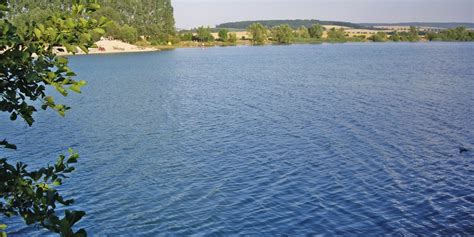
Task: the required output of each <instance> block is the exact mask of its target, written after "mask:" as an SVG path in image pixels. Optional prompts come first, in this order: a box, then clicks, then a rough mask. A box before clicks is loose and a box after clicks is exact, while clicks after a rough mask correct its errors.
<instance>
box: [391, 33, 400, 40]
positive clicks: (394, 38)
mask: <svg viewBox="0 0 474 237" xmlns="http://www.w3.org/2000/svg"><path fill="white" fill-rule="evenodd" d="M390 40H391V41H393V42H399V41H401V37H400V34H398V32H396V31H395V32H394V33H393V34H392V35H390Z"/></svg>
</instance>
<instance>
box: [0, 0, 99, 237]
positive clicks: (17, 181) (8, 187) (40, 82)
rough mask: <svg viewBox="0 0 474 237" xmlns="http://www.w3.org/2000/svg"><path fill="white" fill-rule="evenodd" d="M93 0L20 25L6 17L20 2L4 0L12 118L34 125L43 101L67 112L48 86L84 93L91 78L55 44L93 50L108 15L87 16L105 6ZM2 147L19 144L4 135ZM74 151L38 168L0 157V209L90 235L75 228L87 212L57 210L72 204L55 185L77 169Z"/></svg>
mask: <svg viewBox="0 0 474 237" xmlns="http://www.w3.org/2000/svg"><path fill="white" fill-rule="evenodd" d="M19 2H24V1H19ZM58 2H59V1H58ZM88 2H89V3H88V4H74V5H71V6H70V7H69V8H68V10H70V11H71V13H70V14H65V13H59V12H55V13H54V14H52V15H50V16H49V17H46V18H45V19H44V20H42V21H41V23H37V22H26V21H25V22H24V23H23V24H19V26H16V25H14V24H12V23H11V22H10V21H9V20H8V19H6V16H7V15H9V14H11V13H8V10H9V7H10V6H13V7H15V6H16V7H18V6H17V5H8V3H7V1H6V0H0V43H1V44H0V52H1V57H0V111H2V112H6V113H8V114H9V115H10V119H11V120H16V119H17V118H22V119H23V120H24V121H25V122H26V123H27V124H28V125H30V126H31V125H33V123H34V118H33V114H34V113H35V112H36V111H37V108H36V107H35V104H37V102H41V104H42V106H41V108H42V109H43V110H47V109H48V108H49V109H52V110H54V111H56V112H57V113H59V115H61V116H64V115H65V112H66V111H67V110H68V109H69V107H67V106H65V105H62V104H58V103H56V101H55V99H54V98H53V97H52V96H48V95H47V94H46V87H52V88H54V89H56V90H57V91H58V92H59V93H60V94H61V95H63V96H67V95H68V93H69V92H76V93H80V92H81V87H83V86H84V85H85V84H86V82H84V81H76V80H73V78H72V77H73V76H75V74H74V72H72V71H71V69H70V68H69V67H68V60H67V58H62V57H56V55H55V51H54V50H55V49H54V47H55V46H64V47H65V48H66V49H67V51H69V52H72V53H76V52H77V51H78V48H80V49H82V50H83V51H84V52H88V48H89V47H90V46H92V34H93V33H97V34H102V33H104V29H103V27H104V26H105V24H106V23H107V19H106V18H101V19H100V20H95V19H91V18H90V17H88V14H89V13H91V12H93V11H95V10H97V9H99V8H100V6H99V5H98V4H96V3H94V2H93V1H88ZM15 3H16V2H15ZM0 148H1V149H16V146H15V145H12V144H9V143H8V142H7V141H6V140H4V141H2V142H0ZM69 153H70V154H69V157H66V156H64V155H61V156H60V157H59V159H58V161H57V162H56V164H55V165H54V166H47V167H45V168H41V169H38V170H36V171H28V170H27V165H25V164H23V163H17V164H13V165H12V164H9V163H8V162H7V160H6V159H0V212H1V214H3V215H5V216H7V217H11V216H15V215H19V216H21V217H22V218H23V219H24V220H25V222H26V224H28V225H31V224H34V223H37V224H39V225H41V226H43V227H44V228H46V229H48V230H51V231H53V232H56V233H60V234H61V235H62V236H84V235H86V232H85V230H79V231H77V232H74V231H73V229H72V226H73V225H74V224H75V223H77V222H78V221H79V220H80V219H81V218H82V216H84V214H85V213H84V212H81V211H66V212H65V214H64V216H63V217H60V216H57V213H56V211H55V208H56V207H57V206H58V205H64V206H68V205H71V204H72V203H73V200H66V199H64V198H63V197H62V196H61V195H60V194H59V193H58V191H57V190H56V189H55V188H54V187H55V186H59V185H61V184H62V181H63V179H64V178H67V176H66V175H67V174H69V173H70V172H72V171H73V170H74V168H73V167H72V166H71V165H72V164H74V163H76V162H77V159H78V158H79V155H78V154H77V153H75V152H74V151H73V150H70V151H69Z"/></svg>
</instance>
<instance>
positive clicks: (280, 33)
mask: <svg viewBox="0 0 474 237" xmlns="http://www.w3.org/2000/svg"><path fill="white" fill-rule="evenodd" d="M273 40H275V41H276V42H278V43H280V44H289V43H291V41H292V40H293V29H291V27H290V26H289V25H281V26H277V27H275V28H273Z"/></svg>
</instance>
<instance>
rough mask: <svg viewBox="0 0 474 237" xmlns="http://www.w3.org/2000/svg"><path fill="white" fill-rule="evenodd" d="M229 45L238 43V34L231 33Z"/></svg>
mask: <svg viewBox="0 0 474 237" xmlns="http://www.w3.org/2000/svg"><path fill="white" fill-rule="evenodd" d="M228 41H229V43H232V44H235V43H237V34H236V33H229V40H228Z"/></svg>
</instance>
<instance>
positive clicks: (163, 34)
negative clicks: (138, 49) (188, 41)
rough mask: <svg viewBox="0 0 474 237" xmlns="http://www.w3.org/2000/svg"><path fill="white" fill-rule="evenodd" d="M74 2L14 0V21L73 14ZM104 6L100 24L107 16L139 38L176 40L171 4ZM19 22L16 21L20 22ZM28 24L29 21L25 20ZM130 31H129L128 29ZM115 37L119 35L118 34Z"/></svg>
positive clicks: (125, 1)
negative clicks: (28, 15) (64, 12)
mask: <svg viewBox="0 0 474 237" xmlns="http://www.w3.org/2000/svg"><path fill="white" fill-rule="evenodd" d="M72 2H73V1H71V0H15V4H12V12H11V17H12V18H17V17H19V18H25V17H24V15H25V14H29V12H33V13H34V14H33V15H35V14H37V13H38V11H37V10H35V9H48V10H43V11H44V12H42V13H41V14H40V15H41V16H43V18H44V16H46V17H47V16H49V15H50V14H49V12H48V11H52V12H63V11H68V10H70V8H71V6H72ZM97 3H98V4H100V5H101V6H102V8H101V9H99V10H98V11H97V12H96V13H94V14H92V17H93V18H94V19H96V20H99V19H100V17H102V16H104V17H107V18H109V19H110V20H111V21H113V22H115V24H116V26H118V27H123V26H125V25H128V27H133V28H135V31H136V32H137V34H138V35H139V36H145V37H147V38H151V39H154V40H160V41H163V42H165V41H172V40H170V39H172V38H174V37H175V36H176V31H175V20H174V16H173V11H174V10H173V7H172V5H171V0H97ZM17 21H19V20H15V22H17ZM23 22H28V18H26V19H25V20H23ZM126 28H127V27H126ZM115 33H116V32H115ZM108 36H112V37H116V38H120V36H117V35H112V34H110V33H109V34H108Z"/></svg>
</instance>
